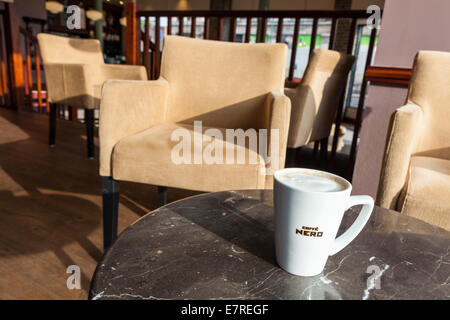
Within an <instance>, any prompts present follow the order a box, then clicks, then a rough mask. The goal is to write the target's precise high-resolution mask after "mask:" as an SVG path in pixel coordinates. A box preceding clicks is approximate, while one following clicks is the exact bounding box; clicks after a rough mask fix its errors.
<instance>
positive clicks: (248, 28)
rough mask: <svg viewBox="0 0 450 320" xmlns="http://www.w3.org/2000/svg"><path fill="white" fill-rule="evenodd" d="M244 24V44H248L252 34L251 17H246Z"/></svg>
mask: <svg viewBox="0 0 450 320" xmlns="http://www.w3.org/2000/svg"><path fill="white" fill-rule="evenodd" d="M246 20H247V21H246V23H245V42H247V43H249V42H250V35H251V32H252V17H247V19H246Z"/></svg>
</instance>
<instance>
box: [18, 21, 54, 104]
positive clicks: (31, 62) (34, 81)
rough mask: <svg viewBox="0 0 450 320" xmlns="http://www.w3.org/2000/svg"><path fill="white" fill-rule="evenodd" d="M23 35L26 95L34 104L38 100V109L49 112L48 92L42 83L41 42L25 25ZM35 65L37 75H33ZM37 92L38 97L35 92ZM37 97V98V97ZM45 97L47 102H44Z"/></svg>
mask: <svg viewBox="0 0 450 320" xmlns="http://www.w3.org/2000/svg"><path fill="white" fill-rule="evenodd" d="M19 30H20V33H21V34H22V35H23V39H24V43H25V46H24V48H25V63H26V69H25V72H24V78H25V83H26V90H25V95H26V96H28V99H27V100H28V103H29V104H30V106H33V101H34V100H37V111H39V112H47V111H48V110H47V105H48V104H47V92H46V91H44V85H43V83H42V69H41V57H40V51H39V43H38V40H37V38H36V37H35V36H34V35H33V34H32V33H31V32H29V31H28V30H26V29H25V28H23V27H20V28H19ZM33 66H34V69H35V76H34V77H33ZM36 92H37V97H35V96H34V94H33V93H36ZM36 98H37V99H36ZM44 98H45V102H44Z"/></svg>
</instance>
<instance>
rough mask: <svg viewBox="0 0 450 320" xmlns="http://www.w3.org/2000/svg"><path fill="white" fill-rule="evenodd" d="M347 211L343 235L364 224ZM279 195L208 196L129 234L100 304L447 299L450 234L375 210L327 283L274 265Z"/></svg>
mask: <svg viewBox="0 0 450 320" xmlns="http://www.w3.org/2000/svg"><path fill="white" fill-rule="evenodd" d="M358 212H359V208H353V209H350V210H349V211H347V213H346V214H345V216H344V220H343V222H342V224H341V227H340V231H339V232H338V235H339V234H340V233H342V232H343V231H344V230H345V229H346V228H347V227H348V226H349V225H350V224H351V223H352V222H353V221H354V219H355V218H356V216H357V213H358ZM273 229H274V227H273V207H272V191H239V192H235V191H231V192H218V193H209V194H204V195H200V196H195V197H191V198H187V199H184V200H181V201H178V202H174V203H171V204H169V205H167V206H165V207H163V208H160V209H158V210H155V211H153V212H151V213H150V214H147V215H145V216H144V217H143V218H141V219H140V220H138V221H137V222H136V223H134V224H133V225H132V226H130V227H129V228H128V229H126V230H125V231H124V232H123V233H122V234H121V235H120V236H119V238H118V239H117V241H116V242H115V243H114V244H113V245H112V246H111V247H110V248H109V250H108V251H107V252H106V254H105V255H104V257H103V259H102V261H101V262H100V263H99V265H98V267H97V270H96V272H95V275H94V278H93V280H92V283H91V290H90V298H91V299H448V298H450V232H448V231H446V230H443V229H440V228H438V227H435V226H433V225H430V224H427V223H425V222H422V221H420V220H417V219H414V218H411V217H408V216H405V215H402V214H399V213H397V212H394V211H389V210H385V209H381V208H375V210H374V212H373V213H372V216H371V219H370V221H369V222H368V224H367V225H366V227H365V228H364V230H363V231H362V232H361V233H360V234H359V235H358V237H357V238H356V239H355V240H354V241H353V242H352V243H351V244H350V245H349V246H347V247H346V248H344V249H343V250H342V251H340V252H339V253H337V254H336V255H334V256H331V257H329V259H328V262H327V264H326V267H325V269H324V271H323V272H322V274H320V275H318V276H315V277H299V276H294V275H291V274H289V273H287V272H286V271H284V270H283V269H281V268H280V267H278V265H277V263H276V261H275V249H274V240H273Z"/></svg>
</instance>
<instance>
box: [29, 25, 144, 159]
mask: <svg viewBox="0 0 450 320" xmlns="http://www.w3.org/2000/svg"><path fill="white" fill-rule="evenodd" d="M37 38H38V41H39V47H40V50H41V55H42V60H43V63H44V72H45V79H46V83H47V91H48V96H47V97H48V101H49V103H50V115H49V120H50V123H49V125H50V127H49V144H50V146H51V147H53V146H54V145H55V131H56V112H57V105H58V104H66V105H69V106H71V107H78V108H84V110H85V122H86V135H87V147H88V157H89V158H93V157H94V109H98V108H99V105H100V98H101V88H102V85H103V83H104V82H105V80H108V79H129V80H147V73H146V71H145V67H143V66H130V65H112V64H105V63H104V62H103V53H102V50H101V47H100V42H99V41H98V40H95V39H78V38H67V37H61V36H55V35H51V34H45V33H40V34H38V36H37Z"/></svg>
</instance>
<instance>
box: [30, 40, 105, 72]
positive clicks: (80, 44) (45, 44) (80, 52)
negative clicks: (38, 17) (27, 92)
mask: <svg viewBox="0 0 450 320" xmlns="http://www.w3.org/2000/svg"><path fill="white" fill-rule="evenodd" d="M37 38H38V41H39V47H40V50H41V56H42V60H43V62H44V65H45V64H47V63H84V64H103V53H102V49H101V46H100V42H99V41H98V40H96V39H78V38H68V37H61V36H55V35H52V34H48V33H40V34H38V35H37Z"/></svg>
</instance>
